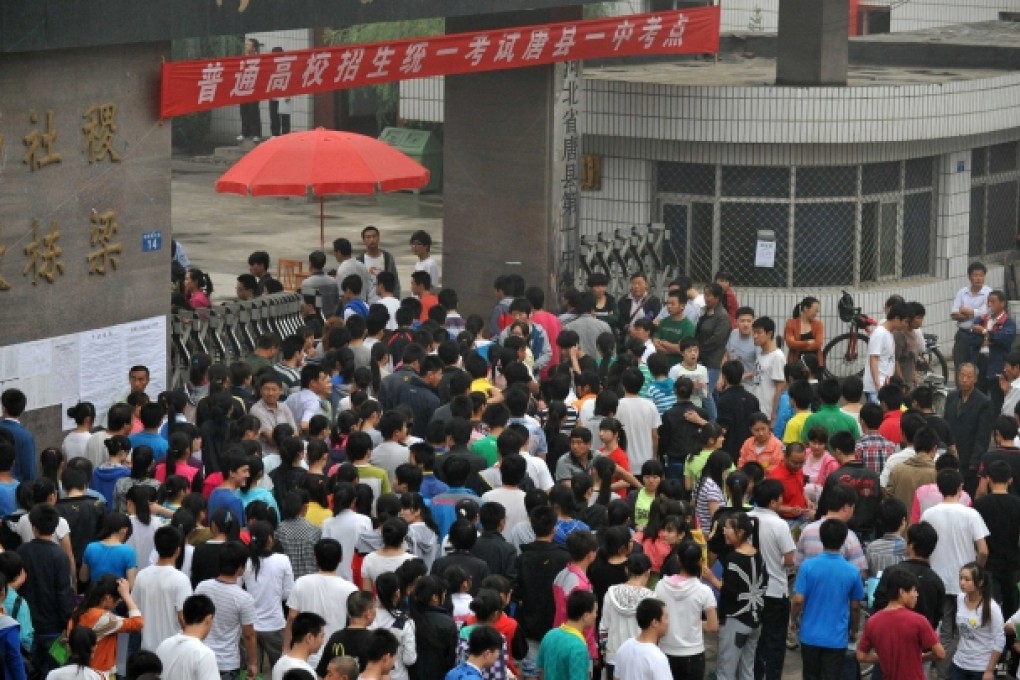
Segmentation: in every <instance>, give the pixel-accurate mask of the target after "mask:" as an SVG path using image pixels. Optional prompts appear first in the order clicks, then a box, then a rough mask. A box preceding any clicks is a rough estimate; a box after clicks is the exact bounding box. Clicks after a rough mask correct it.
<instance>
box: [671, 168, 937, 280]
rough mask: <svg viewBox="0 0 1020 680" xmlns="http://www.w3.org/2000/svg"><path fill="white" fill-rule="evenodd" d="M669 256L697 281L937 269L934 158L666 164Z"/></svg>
mask: <svg viewBox="0 0 1020 680" xmlns="http://www.w3.org/2000/svg"><path fill="white" fill-rule="evenodd" d="M656 189H657V191H656V196H657V203H658V205H657V208H658V214H659V216H660V217H661V219H662V221H663V223H664V225H665V229H666V231H667V233H668V234H669V243H670V247H669V248H668V249H666V251H665V253H664V257H665V258H666V259H667V263H668V264H669V265H671V266H673V267H674V268H675V269H676V270H678V271H681V272H684V273H686V274H688V275H689V276H690V277H691V278H692V279H694V281H696V282H705V281H710V280H712V278H713V276H714V274H715V272H717V271H719V270H725V271H727V272H728V273H729V274H730V277H731V279H732V280H734V281H740V282H741V284H742V285H744V286H750V287H770V288H812V287H816V286H831V287H837V286H858V285H861V284H868V283H879V282H883V281H894V280H900V279H904V278H910V277H915V276H916V277H920V276H930V275H931V274H932V273H933V262H934V253H935V248H934V236H935V223H936V215H935V210H936V200H935V198H936V197H935V159H934V158H931V157H926V158H918V159H911V160H907V161H900V162H891V163H871V164H865V165H849V166H819V167H814V166H803V167H774V166H773V167H765V166H728V165H707V164H695V163H672V162H661V163H658V164H657V177H656Z"/></svg>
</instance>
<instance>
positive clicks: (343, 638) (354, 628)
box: [316, 590, 375, 677]
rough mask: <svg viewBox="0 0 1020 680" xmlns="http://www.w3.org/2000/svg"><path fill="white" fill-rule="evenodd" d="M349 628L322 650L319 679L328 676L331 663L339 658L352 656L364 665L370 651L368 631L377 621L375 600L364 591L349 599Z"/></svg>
mask: <svg viewBox="0 0 1020 680" xmlns="http://www.w3.org/2000/svg"><path fill="white" fill-rule="evenodd" d="M347 617H348V618H347V626H346V627H345V628H341V629H340V630H338V631H336V632H335V633H333V634H332V635H331V636H330V637H329V640H328V641H327V642H326V644H325V645H324V646H323V648H322V656H321V657H320V658H319V665H318V667H317V668H316V672H317V673H318V675H319V677H324V676H325V675H326V669H327V667H328V666H329V662H330V661H332V660H333V659H334V657H338V656H351V657H354V658H355V659H357V660H358V665H364V663H365V652H366V651H367V650H368V639H369V637H370V635H371V631H370V630H369V629H368V627H369V626H371V625H372V622H373V621H375V598H373V597H372V594H371V593H366V592H364V591H362V590H358V591H356V592H353V593H351V594H350V595H349V596H348V597H347Z"/></svg>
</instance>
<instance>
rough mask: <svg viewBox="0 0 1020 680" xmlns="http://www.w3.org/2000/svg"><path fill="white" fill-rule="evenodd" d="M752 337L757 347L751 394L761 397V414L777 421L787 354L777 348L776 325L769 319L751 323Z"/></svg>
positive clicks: (765, 317) (763, 318)
mask: <svg viewBox="0 0 1020 680" xmlns="http://www.w3.org/2000/svg"><path fill="white" fill-rule="evenodd" d="M751 337H752V338H754V346H755V347H756V348H757V352H756V353H755V357H756V358H757V362H756V364H755V370H754V383H753V387H752V389H751V392H752V393H753V394H754V396H756V397H758V403H759V404H761V410H762V413H764V414H765V415H767V416H768V417H769V420H770V421H772V422H775V419H776V406H777V405H778V404H779V395H780V394H782V393H783V388H784V387H785V386H786V383H785V380H786V374H785V373H784V372H783V367H784V366H785V365H786V355H785V354H783V350H781V349H779V347H777V346H776V340H775V337H776V322H775V321H773V320H772V319H771V318H769V317H767V316H762V317H759V318H757V319H755V320H754V322H753V323H752V324H751Z"/></svg>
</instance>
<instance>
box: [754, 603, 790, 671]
mask: <svg viewBox="0 0 1020 680" xmlns="http://www.w3.org/2000/svg"><path fill="white" fill-rule="evenodd" d="M789 625H790V598H788V597H766V598H765V606H764V607H763V608H762V612H761V637H760V638H759V639H758V650H757V651H756V652H755V656H754V680H762V678H765V680H782V677H783V662H784V661H785V660H786V629H787V627H789Z"/></svg>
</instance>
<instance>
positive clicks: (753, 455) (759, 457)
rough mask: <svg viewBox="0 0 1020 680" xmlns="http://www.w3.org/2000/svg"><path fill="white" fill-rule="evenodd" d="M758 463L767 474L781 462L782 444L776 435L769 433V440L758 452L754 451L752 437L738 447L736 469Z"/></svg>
mask: <svg viewBox="0 0 1020 680" xmlns="http://www.w3.org/2000/svg"><path fill="white" fill-rule="evenodd" d="M752 462H754V463H758V464H759V465H761V466H762V467H763V468H765V471H766V472H768V471H769V470H771V469H772V466H774V465H778V464H779V463H782V462H783V442H781V441H779V438H778V437H776V435H774V434H772V433H771V432H770V433H769V440H768V442H767V443H766V444H765V448H763V449H762V450H761V451H760V452H759V451H756V450H755V445H754V437H748V438H747V439H746V440H745V441H744V444H743V446H741V447H740V459H739V460H738V461H737V467H738V468H742V467H744V465H746V464H747V463H752Z"/></svg>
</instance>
